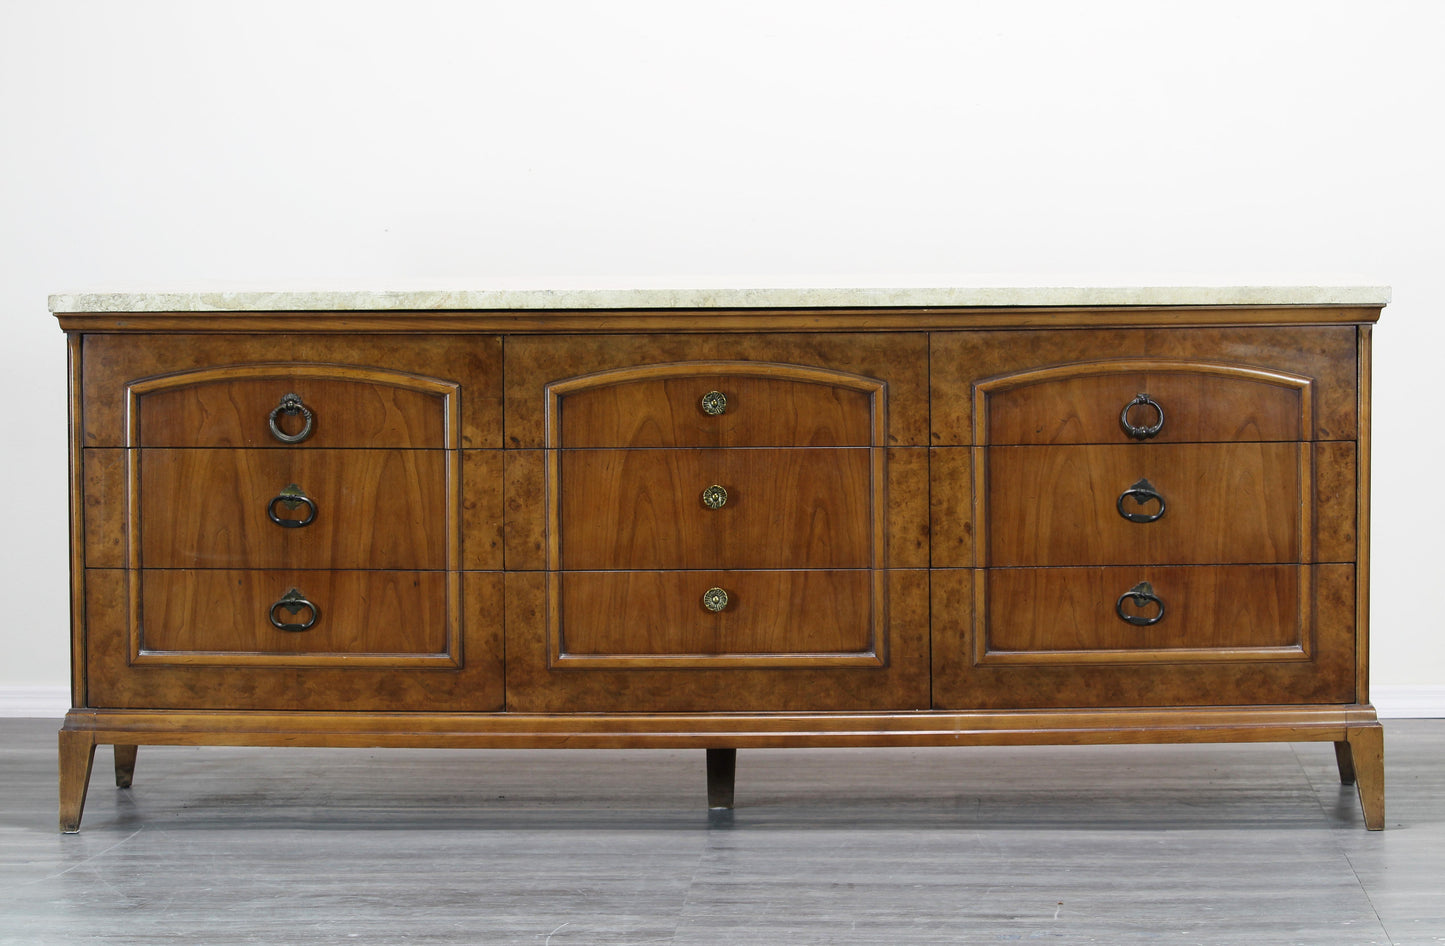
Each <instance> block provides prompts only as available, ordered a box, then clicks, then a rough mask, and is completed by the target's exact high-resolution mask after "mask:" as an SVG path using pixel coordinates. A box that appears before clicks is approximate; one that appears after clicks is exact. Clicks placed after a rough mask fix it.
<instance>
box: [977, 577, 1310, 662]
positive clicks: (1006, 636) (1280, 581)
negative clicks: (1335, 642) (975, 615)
mask: <svg viewBox="0 0 1445 946" xmlns="http://www.w3.org/2000/svg"><path fill="white" fill-rule="evenodd" d="M1299 577H1300V566H1297V565H1229V566H1218V567H1210V566H1196V567H1179V566H1151V567H1149V568H994V569H989V570H988V572H987V577H986V578H985V582H986V587H987V602H986V605H987V609H988V613H987V614H986V615H985V618H984V626H985V628H986V632H985V635H984V636H985V638H986V640H985V644H984V648H983V650H984V654H986V655H987V657H985V659H989V658H992V657H994V656H995V655H998V654H1007V653H1010V652H1023V653H1039V652H1046V651H1105V650H1112V651H1121V652H1122V651H1149V650H1179V649H1186V648H1187V649H1211V648H1250V647H1254V648H1258V647H1274V648H1281V647H1300V646H1302V644H1303V643H1307V642H1303V641H1302V636H1301V631H1302V629H1303V628H1302V625H1301V622H1302V620H1303V619H1304V618H1305V617H1306V615H1303V614H1301V613H1300V601H1299ZM1140 581H1147V582H1149V584H1150V585H1151V587H1152V588H1153V590H1154V594H1155V595H1156V596H1157V597H1158V598H1159V599H1160V601H1162V602H1163V607H1164V610H1163V618H1162V619H1161V620H1160V621H1159V623H1157V624H1153V625H1149V626H1147V627H1140V626H1136V625H1133V624H1129V623H1127V622H1126V621H1124V620H1122V619H1121V618H1120V617H1119V615H1118V614H1117V613H1116V612H1115V604H1116V602H1118V601H1119V598H1120V596H1121V595H1124V594H1125V593H1126V592H1128V591H1129V590H1130V589H1131V588H1133V587H1134V586H1135V585H1136V584H1138V583H1139V582H1140ZM1123 608H1124V613H1125V614H1128V615H1131V616H1135V617H1139V618H1144V619H1149V618H1153V617H1155V616H1157V615H1158V614H1159V609H1158V606H1157V605H1155V604H1153V603H1145V604H1143V605H1139V604H1136V603H1135V602H1134V601H1133V600H1132V599H1125V601H1124V604H1123ZM1141 672H1144V671H1142V670H1141Z"/></svg>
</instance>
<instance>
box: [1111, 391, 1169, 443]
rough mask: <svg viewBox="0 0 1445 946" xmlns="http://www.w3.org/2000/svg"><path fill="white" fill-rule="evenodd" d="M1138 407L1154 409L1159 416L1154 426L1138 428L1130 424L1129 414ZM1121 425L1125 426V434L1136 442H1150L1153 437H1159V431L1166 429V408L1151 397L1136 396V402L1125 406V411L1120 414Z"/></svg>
mask: <svg viewBox="0 0 1445 946" xmlns="http://www.w3.org/2000/svg"><path fill="white" fill-rule="evenodd" d="M1136 407H1148V408H1151V409H1153V411H1154V413H1155V415H1156V416H1157V420H1155V421H1154V423H1153V425H1152V426H1149V427H1137V426H1135V425H1134V424H1131V423H1129V412H1130V411H1131V410H1133V409H1134V408H1136ZM1119 423H1120V424H1121V425H1123V427H1124V433H1126V434H1128V435H1129V436H1130V437H1133V438H1134V439H1135V440H1148V439H1149V438H1151V437H1155V436H1157V435H1158V434H1159V431H1161V430H1163V429H1164V408H1162V407H1160V406H1159V402H1158V401H1156V400H1154V399H1153V398H1152V397H1150V396H1149V395H1147V394H1138V395H1135V397H1134V400H1132V401H1130V402H1129V403H1128V404H1125V405H1124V410H1122V411H1120V412H1119Z"/></svg>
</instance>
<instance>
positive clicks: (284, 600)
mask: <svg viewBox="0 0 1445 946" xmlns="http://www.w3.org/2000/svg"><path fill="white" fill-rule="evenodd" d="M280 608H285V609H286V610H287V611H288V612H289V613H290V614H291V616H292V617H293V618H294V617H295V616H296V615H298V614H300V613H301V612H302V610H303V609H306V610H310V612H311V617H310V618H308V619H307V620H306V621H303V622H302V623H300V624H287V623H285V622H284V621H282V620H281V619H280V618H278V617H276V611H277V610H278V609H280ZM320 617H321V609H320V608H318V607H316V605H314V604H312V603H311V602H310V601H307V600H306V596H305V595H303V594H302V593H301V592H300V590H299V589H296V588H292V589H291V590H290V591H288V592H286V593H285V594H284V595H282V596H281V600H280V601H277V602H276V603H275V604H273V605H271V613H270V618H271V624H272V625H273V626H275V627H276V628H277V629H278V630H282V631H304V630H308V629H309V628H310V627H311V625H313V624H315V623H316V621H317V620H318V619H319V618H320Z"/></svg>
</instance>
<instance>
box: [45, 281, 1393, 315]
mask: <svg viewBox="0 0 1445 946" xmlns="http://www.w3.org/2000/svg"><path fill="white" fill-rule="evenodd" d="M1389 301H1390V289H1389V287H1388V286H1135V287H1127V286H1118V287H1088V286H1029V287H1014V288H1008V287H993V288H990V287H976V288H967V287H955V288H942V287H940V288H895V289H885V288H877V289H869V288H856V289H821V288H818V289H788V288H774V289H763V288H759V289H475V290H429V291H412V290H390V291H387V290H378V291H371V290H338V291H306V290H290V291H278V292H259V291H206V290H201V291H193V292H94V293H62V294H59V295H53V296H51V297H50V311H51V312H55V313H78V312H324V311H331V312H337V311H350V312H361V311H407V310H411V311H418V310H427V311H463V310H473V311H505V310H542V309H553V310H556V309H563V310H579V309H584V310H585V309H597V310H605V309H800V308H803V309H806V308H829V309H831V308H873V307H880V308H895V307H908V308H954V307H1010V306H1049V307H1052V306H1174V305H1188V306H1256V305H1258V306H1267V305H1296V306H1298V305H1311V306H1315V305H1349V306H1379V305H1385V304H1386V303H1388V302H1389Z"/></svg>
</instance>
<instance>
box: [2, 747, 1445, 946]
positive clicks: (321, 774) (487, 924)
mask: <svg viewBox="0 0 1445 946" xmlns="http://www.w3.org/2000/svg"><path fill="white" fill-rule="evenodd" d="M57 728H58V721H57V720H17V719H0V788H3V795H0V798H3V807H0V943H3V944H24V946H37V944H39V946H43V944H60V943H64V944H71V943H106V944H146V946H154V944H168V943H181V944H186V943H196V944H207V946H226V944H243V943H266V944H320V943H358V944H361V943H365V944H394V943H423V944H442V943H465V944H487V946H491V944H505V946H510V944H517V946H523V944H526V946H565V944H569V943H570V944H644V943H666V944H730V946H731V944H767V946H781V944H815V943H816V944H870V946H873V944H878V946H908V944H924V943H929V944H936V943H950V944H953V943H964V944H969V943H1006V942H1034V941H1046V942H1056V943H1101V944H1115V946H1118V944H1134V943H1179V944H1196V943H1206V944H1231V946H1236V944H1306V946H1331V944H1350V946H1359V944H1373V943H1380V944H1393V946H1403V944H1439V943H1445V720H1398V721H1389V722H1387V723H1386V728H1385V733H1386V779H1387V785H1388V789H1387V792H1388V802H1387V817H1388V820H1387V823H1386V830H1385V831H1384V832H1366V831H1365V830H1364V828H1363V825H1362V823H1361V816H1360V810H1359V804H1358V802H1357V800H1356V798H1355V794H1354V790H1353V789H1352V788H1346V787H1342V786H1341V785H1340V784H1339V780H1338V777H1337V776H1336V774H1335V769H1334V765H1335V763H1334V755H1333V751H1332V750H1331V747H1330V746H1329V744H1327V743H1306V744H1300V745H1293V746H1291V745H1235V746H1227V745H1226V746H1119V747H1112V746H1087V747H1068V748H1052V747H1027V748H1018V749H1013V748H973V749H921V750H911V749H876V750H797V751H795V750H753V751H743V752H740V753H739V754H738V776H737V789H738V796H737V802H738V806H739V807H738V809H737V810H736V811H735V812H734V813H732V814H731V815H730V816H722V817H712V818H710V817H709V815H708V813H707V812H706V811H705V808H704V805H705V798H706V792H705V781H704V776H703V753H702V752H701V751H700V750H696V751H691V752H674V751H628V752H622V751H617V752H601V751H545V752H543V751H534V752H504V751H471V752H454V751H425V750H392V751H368V750H335V749H333V750H316V749H234V748H233V749H225V748H202V749H196V748H148V747H146V748H142V749H141V753H140V759H139V764H138V765H137V768H136V778H135V787H134V788H132V789H129V790H124V791H118V790H116V789H115V788H114V787H112V782H111V778H110V770H111V755H110V749H109V748H108V747H103V748H102V749H100V750H99V751H98V752H97V756H96V773H95V777H94V779H93V780H92V784H91V789H90V798H89V801H88V803H87V806H86V812H85V820H84V822H83V824H82V827H81V833H80V834H79V835H72V836H62V835H60V834H58V833H57V832H56V828H55V823H56V749H55V743H56V736H55V734H56V730H57Z"/></svg>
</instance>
